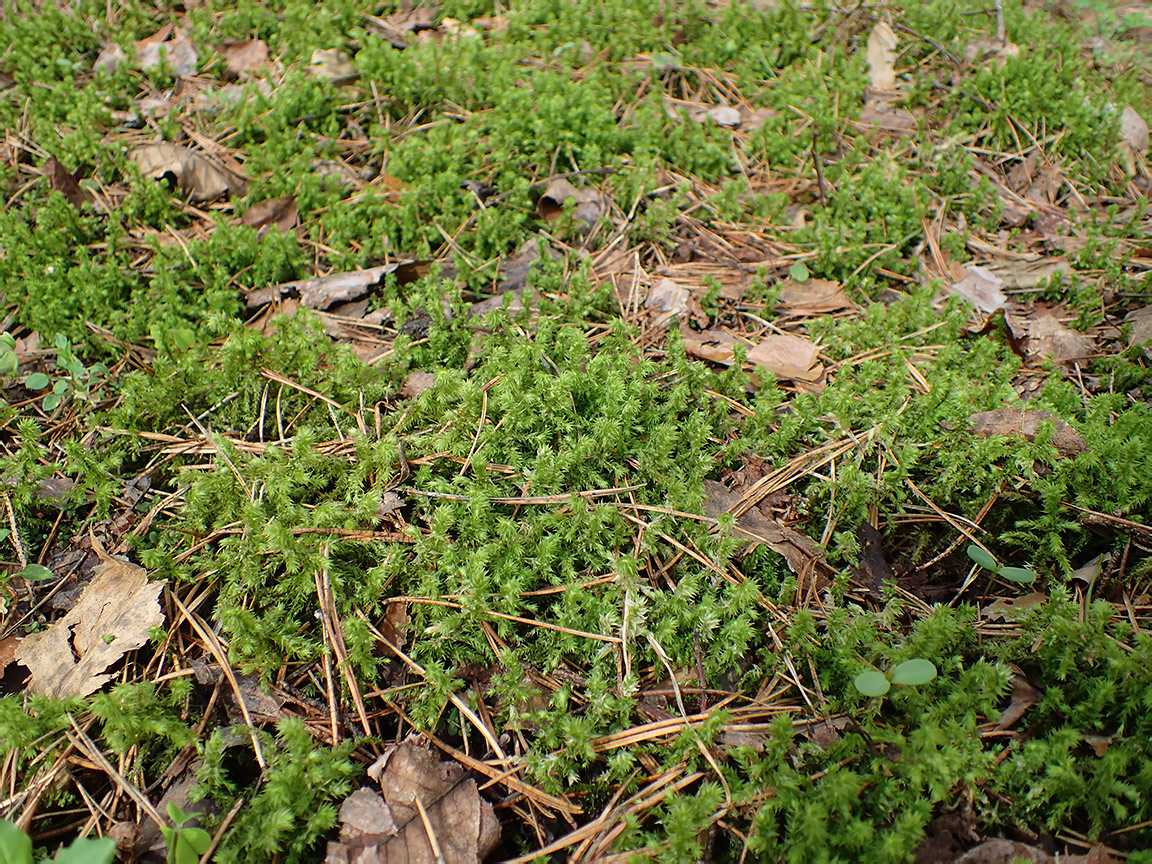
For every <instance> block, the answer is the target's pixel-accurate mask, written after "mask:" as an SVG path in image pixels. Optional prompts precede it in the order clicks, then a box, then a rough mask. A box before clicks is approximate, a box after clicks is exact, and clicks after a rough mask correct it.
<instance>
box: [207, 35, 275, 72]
mask: <svg viewBox="0 0 1152 864" xmlns="http://www.w3.org/2000/svg"><path fill="white" fill-rule="evenodd" d="M217 50H218V51H219V52H220V56H221V57H223V58H224V74H225V77H228V78H231V79H236V78H242V77H244V76H245V75H247V74H248V73H250V72H253V71H255V70H257V69H261V68H263V67H264V66H267V65H268V43H267V42H265V41H264V40H263V39H244V40H242V41H241V40H236V39H229V40H227V41H226V42H224V44H222V45H221V46H220V47H219V48H218V49H217Z"/></svg>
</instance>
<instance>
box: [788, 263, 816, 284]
mask: <svg viewBox="0 0 1152 864" xmlns="http://www.w3.org/2000/svg"><path fill="white" fill-rule="evenodd" d="M788 275H789V276H791V277H792V278H793V279H795V280H796V281H797V282H807V281H808V277H809V276H811V275H812V274H811V273H809V272H808V268H807V267H806V266H805V264H804V262H803V261H797V262H796V263H795V264H793V265H792V266H791V267H789V268H788Z"/></svg>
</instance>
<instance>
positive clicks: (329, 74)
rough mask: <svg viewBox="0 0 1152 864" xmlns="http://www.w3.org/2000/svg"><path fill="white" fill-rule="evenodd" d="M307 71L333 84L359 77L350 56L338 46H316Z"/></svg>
mask: <svg viewBox="0 0 1152 864" xmlns="http://www.w3.org/2000/svg"><path fill="white" fill-rule="evenodd" d="M308 72H309V74H311V75H314V76H316V77H317V78H323V79H324V80H326V81H331V82H332V83H333V84H345V83H347V82H349V81H355V80H356V79H357V78H358V77H360V72H359V71H358V70H357V69H356V64H355V63H353V62H352V58H351V57H349V56H348V55H347V54H345V53H344V52H343V51H341V50H340V49H339V48H317V49H316V50H315V51H313V52H312V61H311V63H309V64H308Z"/></svg>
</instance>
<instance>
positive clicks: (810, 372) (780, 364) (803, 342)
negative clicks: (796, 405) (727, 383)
mask: <svg viewBox="0 0 1152 864" xmlns="http://www.w3.org/2000/svg"><path fill="white" fill-rule="evenodd" d="M819 354H820V349H819V348H817V347H816V346H815V345H813V344H812V343H811V342H809V341H808V340H807V339H803V338H801V337H800V336H793V335H792V334H791V333H777V334H773V335H772V336H766V337H764V339H763V340H762V341H761V342H760V344H759V345H755V346H753V347H752V348H751V350H749V351H748V360H749V361H751V362H752V363H755V364H756V365H757V366H759V367H760V368H762V369H766V370H768V371H769V372H771V373H772V374H773V375H775V376H776V377H778V378H786V379H788V380H790V381H819V380H820V379H821V378H822V377H823V376H824V366H823V365H822V364H821V363H820V361H819V360H818V359H817V358H818V357H819Z"/></svg>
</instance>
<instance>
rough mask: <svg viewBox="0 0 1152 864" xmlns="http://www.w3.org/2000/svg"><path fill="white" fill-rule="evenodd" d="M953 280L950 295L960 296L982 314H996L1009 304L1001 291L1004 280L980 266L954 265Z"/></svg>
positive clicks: (949, 289)
mask: <svg viewBox="0 0 1152 864" xmlns="http://www.w3.org/2000/svg"><path fill="white" fill-rule="evenodd" d="M952 279H953V282H952V286H951V287H950V288H948V289H947V290H948V291H949V293H952V294H959V295H960V296H961V297H963V298H964V299H965V300H967V301H968V302H969V303H971V304H972V305H973V306H975V307H976V308H977V309H979V310H981V311H982V312H995V311H996V310H997V309H999V308H1000V307H1001V306H1003V305H1004V304H1005V303H1007V302H1008V298H1007V297H1005V296H1004V292H1003V291H1002V290H1001V288H1002V287H1003V285H1004V282H1003V280H1002V279H1001V278H1000V277H999V276H998V275H997V274H995V273H993V272H992V271H991V270H988V269H987V268H986V267H981V266H980V265H979V264H969V265H967V266H965V267H960V266H958V265H953V267H952Z"/></svg>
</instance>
